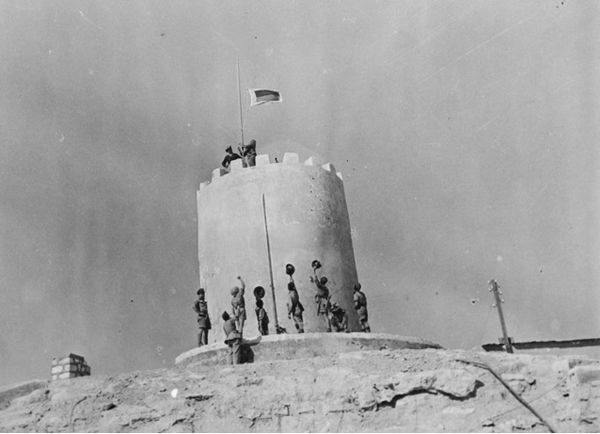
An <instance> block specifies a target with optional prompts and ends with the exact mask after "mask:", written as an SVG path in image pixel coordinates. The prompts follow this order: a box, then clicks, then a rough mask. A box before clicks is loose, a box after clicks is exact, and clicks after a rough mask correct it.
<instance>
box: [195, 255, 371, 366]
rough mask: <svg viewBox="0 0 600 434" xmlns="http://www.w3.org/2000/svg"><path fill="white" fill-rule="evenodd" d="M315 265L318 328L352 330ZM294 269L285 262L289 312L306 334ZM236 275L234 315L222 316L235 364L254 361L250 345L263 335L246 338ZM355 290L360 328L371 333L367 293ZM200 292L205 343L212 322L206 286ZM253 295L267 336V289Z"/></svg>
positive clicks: (197, 309) (198, 310) (243, 287)
mask: <svg viewBox="0 0 600 434" xmlns="http://www.w3.org/2000/svg"><path fill="white" fill-rule="evenodd" d="M312 268H313V272H314V275H313V276H310V281H311V282H312V283H314V284H315V286H316V289H317V291H316V294H315V303H316V310H317V317H318V320H319V321H320V325H319V328H320V329H324V330H326V331H328V332H331V331H334V332H349V329H348V315H347V313H346V311H345V310H344V309H342V308H341V307H340V306H339V305H338V304H337V303H332V301H331V294H330V291H329V288H328V287H327V282H328V280H327V277H325V276H322V277H320V278H319V277H318V276H317V270H318V269H319V268H321V264H320V263H319V261H316V260H315V261H313V262H312ZM294 271H295V268H294V266H293V265H292V264H287V265H286V274H287V275H288V276H289V278H290V281H289V283H288V300H287V303H286V304H287V313H288V319H290V320H292V321H293V322H294V327H295V328H296V331H297V333H304V318H303V312H304V306H303V305H302V303H301V302H300V297H299V295H298V290H297V288H296V284H295V282H294V279H293V274H294ZM237 278H238V280H239V283H240V284H239V285H236V286H234V287H233V288H231V314H229V313H228V312H227V311H225V312H223V314H222V315H221V318H222V319H223V332H224V334H225V344H226V345H227V346H228V347H229V349H230V362H231V363H233V364H240V363H244V362H252V361H253V352H252V349H251V348H250V347H251V346H253V345H256V344H258V343H259V342H260V336H259V337H258V338H257V339H254V340H246V339H244V338H243V333H244V326H245V323H246V320H247V315H246V302H245V299H244V295H245V290H246V284H245V282H244V280H243V279H242V277H241V276H238V277H237ZM353 289H354V296H353V301H354V309H355V310H356V313H357V315H358V320H359V323H360V327H361V330H362V331H363V332H365V333H370V332H371V328H370V326H369V318H368V311H367V297H366V296H365V294H364V292H362V288H361V285H360V283H356V284H355V285H354V288H353ZM197 295H198V299H197V300H196V301H195V302H194V306H193V308H194V311H195V312H196V314H197V316H198V327H199V333H198V346H203V345H207V344H208V331H209V330H210V329H211V322H210V317H209V314H208V306H207V303H206V299H205V291H204V288H200V289H198V291H197ZM254 296H255V298H256V308H255V313H256V320H257V324H258V331H259V332H260V335H261V336H265V335H268V334H269V316H268V314H267V312H266V310H265V308H264V303H263V300H262V299H263V297H264V296H265V291H264V288H263V287H262V286H257V287H256V288H255V289H254ZM276 332H277V333H285V332H286V330H285V329H284V328H283V327H279V326H277V330H276Z"/></svg>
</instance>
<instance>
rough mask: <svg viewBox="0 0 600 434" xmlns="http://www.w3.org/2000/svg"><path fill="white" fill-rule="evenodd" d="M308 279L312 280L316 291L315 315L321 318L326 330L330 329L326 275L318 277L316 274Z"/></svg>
mask: <svg viewBox="0 0 600 434" xmlns="http://www.w3.org/2000/svg"><path fill="white" fill-rule="evenodd" d="M310 281H311V282H313V283H314V284H315V285H316V287H317V293H316V294H315V303H316V304H317V315H318V317H320V318H322V322H323V323H324V325H325V328H326V330H327V331H328V332H330V331H331V324H330V322H329V308H330V304H329V288H327V277H325V276H323V277H321V278H320V279H319V278H318V277H317V276H316V274H315V277H314V278H313V276H310Z"/></svg>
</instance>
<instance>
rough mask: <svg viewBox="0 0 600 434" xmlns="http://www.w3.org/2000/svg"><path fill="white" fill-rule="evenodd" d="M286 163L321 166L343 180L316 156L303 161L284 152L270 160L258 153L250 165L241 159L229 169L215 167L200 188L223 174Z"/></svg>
mask: <svg viewBox="0 0 600 434" xmlns="http://www.w3.org/2000/svg"><path fill="white" fill-rule="evenodd" d="M275 164H276V165H282V164H283V165H287V166H294V165H295V166H306V167H317V166H321V168H322V169H323V170H325V171H327V172H330V173H332V174H335V175H336V176H337V177H338V178H339V179H340V180H341V181H343V178H342V173H341V172H336V170H335V166H334V165H333V164H331V163H322V162H320V161H319V159H318V158H316V157H314V156H311V157H309V158H307V159H306V160H304V162H301V161H300V157H299V156H298V154H297V153H295V152H286V153H285V154H283V160H282V161H277V162H275V161H273V162H272V161H271V157H270V156H269V154H260V155H257V156H256V165H255V166H252V167H244V166H243V164H242V159H237V160H233V161H232V162H231V163H230V165H229V169H224V168H223V167H217V168H216V169H214V170H213V171H212V176H211V180H210V181H205V182H202V183H200V188H199V189H200V190H202V189H203V188H205V187H207V186H208V185H210V184H211V183H212V182H215V181H218V180H219V179H220V178H222V177H224V176H232V175H233V176H235V175H236V174H242V173H245V172H248V171H252V170H256V169H260V168H261V167H263V168H264V167H265V166H270V165H275Z"/></svg>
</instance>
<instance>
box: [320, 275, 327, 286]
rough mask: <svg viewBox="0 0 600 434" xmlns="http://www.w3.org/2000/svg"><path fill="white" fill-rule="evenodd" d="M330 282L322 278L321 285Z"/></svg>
mask: <svg viewBox="0 0 600 434" xmlns="http://www.w3.org/2000/svg"><path fill="white" fill-rule="evenodd" d="M327 282H328V280H327V277H325V276H323V277H321V285H325V284H326V283H327Z"/></svg>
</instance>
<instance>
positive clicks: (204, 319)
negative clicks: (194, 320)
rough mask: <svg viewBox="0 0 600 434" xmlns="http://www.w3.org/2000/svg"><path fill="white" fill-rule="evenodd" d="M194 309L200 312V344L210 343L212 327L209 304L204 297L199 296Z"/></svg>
mask: <svg viewBox="0 0 600 434" xmlns="http://www.w3.org/2000/svg"><path fill="white" fill-rule="evenodd" d="M194 311H195V312H196V313H197V314H198V328H199V329H200V331H199V333H198V346H199V347H201V346H202V345H207V344H208V331H209V330H210V328H211V324H210V317H209V316H208V305H207V304H206V301H204V298H199V299H198V300H196V302H195V303H194Z"/></svg>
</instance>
